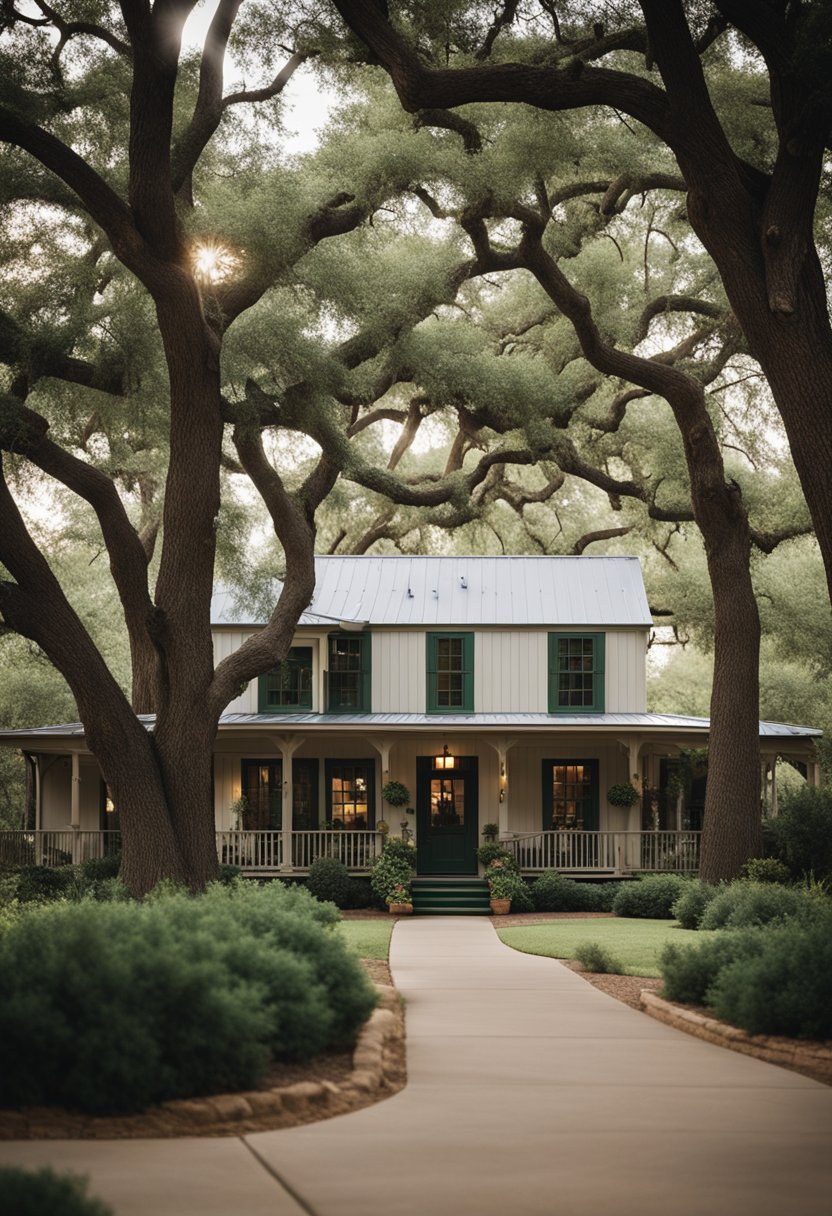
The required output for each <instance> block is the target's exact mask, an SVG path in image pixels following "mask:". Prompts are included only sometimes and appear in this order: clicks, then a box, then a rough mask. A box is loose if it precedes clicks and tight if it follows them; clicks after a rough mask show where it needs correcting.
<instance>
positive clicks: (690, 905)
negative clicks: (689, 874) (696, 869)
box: [670, 878, 719, 929]
mask: <svg viewBox="0 0 832 1216" xmlns="http://www.w3.org/2000/svg"><path fill="white" fill-rule="evenodd" d="M718 893H719V887H718V886H716V885H715V884H714V883H711V882H701V881H700V880H699V879H698V878H693V879H690V880H689V881H688V883H687V884H686V885H685V888H684V890H683V891H682V893H681V895H679V896H678V898H677V899H676V901H675V903H674V904H673V906H672V908H671V909H670V911H671V914H672V915H673V916H675V917H676V919H677V920H678V922H679V924H680V925H681V926H682V928H683V929H698V928H699V924H700V921H701V920H702V915H703V913H704V911H705V909H706V908H707V906H708V904H709V903H710V902H711V900H712V899H714V898H715V896H716V895H718Z"/></svg>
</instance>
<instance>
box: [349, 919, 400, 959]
mask: <svg viewBox="0 0 832 1216" xmlns="http://www.w3.org/2000/svg"><path fill="white" fill-rule="evenodd" d="M394 924H395V921H394V920H393V919H392V917H391V918H390V920H389V921H386V920H342V921H341V923H340V924H339V925H338V926H337V929H336V932H338V933H340V934H341V936H342V937H343V938H344V940H345V941H346V942H347V944H348V945H349V947H350V948H351V949H352V950H354V951H355V953H356V954H357V955H358V957H359V958H381V959H386V958H387V955H388V954H389V952H390V934H391V933H392V932H393V925H394Z"/></svg>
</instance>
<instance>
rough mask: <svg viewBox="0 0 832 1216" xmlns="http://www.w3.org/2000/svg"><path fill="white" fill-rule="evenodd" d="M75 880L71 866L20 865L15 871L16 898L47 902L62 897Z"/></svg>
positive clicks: (27, 901) (30, 901) (26, 901)
mask: <svg viewBox="0 0 832 1216" xmlns="http://www.w3.org/2000/svg"><path fill="white" fill-rule="evenodd" d="M74 881H75V871H74V869H73V867H72V866H56V867H54V868H53V867H51V866H21V868H20V869H19V870H18V871H17V892H16V895H17V898H18V899H19V900H20V902H21V903H24V904H28V903H48V902H49V901H50V900H53V899H62V898H63V897H64V896H65V895H66V894H67V891H68V890H69V888H70V886H72V884H73V883H74Z"/></svg>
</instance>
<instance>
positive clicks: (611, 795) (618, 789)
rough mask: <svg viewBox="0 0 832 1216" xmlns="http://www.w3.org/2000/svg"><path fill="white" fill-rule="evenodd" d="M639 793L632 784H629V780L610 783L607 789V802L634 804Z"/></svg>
mask: <svg viewBox="0 0 832 1216" xmlns="http://www.w3.org/2000/svg"><path fill="white" fill-rule="evenodd" d="M640 797H641V794H640V793H639V792H638V790H637V789H636V787H635V786H634V785H630V783H629V781H622V782H620V783H619V784H618V785H611V786H610V788H609V789H608V790H607V802H608V803H609V804H610V806H623V807H631V806H635V804H636V803H637V802H638V800H639V798H640Z"/></svg>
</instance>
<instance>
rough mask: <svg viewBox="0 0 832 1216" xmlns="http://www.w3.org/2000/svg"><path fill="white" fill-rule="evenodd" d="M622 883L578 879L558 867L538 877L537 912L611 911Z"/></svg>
mask: <svg viewBox="0 0 832 1216" xmlns="http://www.w3.org/2000/svg"><path fill="white" fill-rule="evenodd" d="M620 886H621V884H620V883H617V882H605V883H587V882H576V881H575V880H574V879H573V878H566V877H564V875H563V874H559V873H558V871H557V870H546V871H545V872H544V873H543V874H541V875H540V877H539V878H537V879H535V881H534V883H533V884H532V887H531V897H532V902H533V904H534V910H535V911H536V912H609V911H611V909H612V904H613V900H614V899H615V895H616V892H617V891H618V889H619V887H620Z"/></svg>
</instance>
